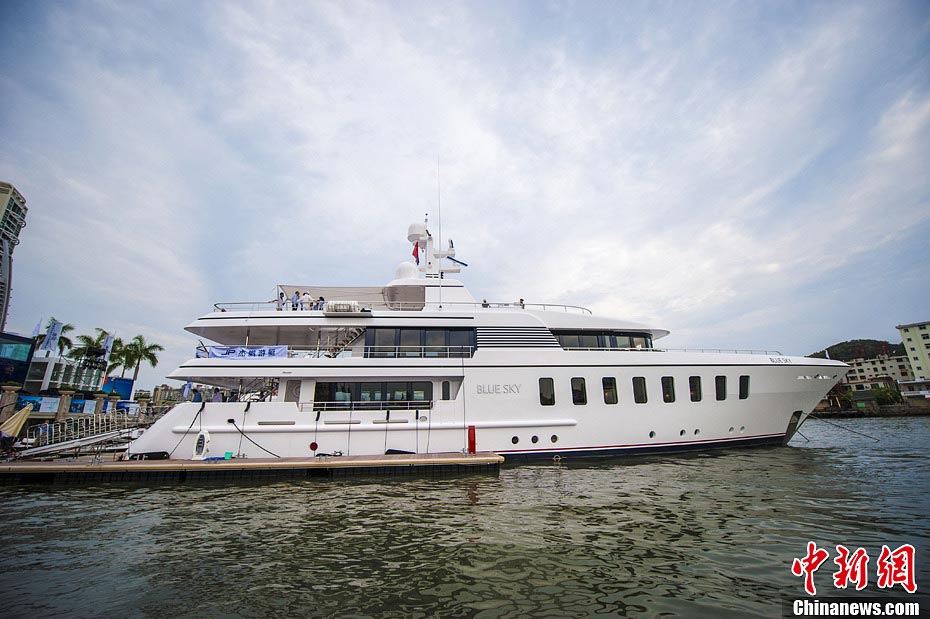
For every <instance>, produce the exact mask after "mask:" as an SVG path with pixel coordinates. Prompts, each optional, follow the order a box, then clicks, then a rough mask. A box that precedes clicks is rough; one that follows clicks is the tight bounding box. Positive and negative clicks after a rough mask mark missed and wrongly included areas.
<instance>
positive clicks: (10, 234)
mask: <svg viewBox="0 0 930 619" xmlns="http://www.w3.org/2000/svg"><path fill="white" fill-rule="evenodd" d="M27 211H28V209H27V208H26V198H24V197H23V194H21V193H19V191H17V190H16V187H14V186H13V185H11V184H10V183H4V182H2V181H0V331H3V330H5V329H6V317H7V311H8V310H9V306H10V290H11V286H12V282H13V249H14V248H15V247H16V246H17V245H18V244H19V233H20V232H21V231H22V229H23V228H24V227H25V225H26V212H27Z"/></svg>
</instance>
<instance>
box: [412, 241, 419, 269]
mask: <svg viewBox="0 0 930 619" xmlns="http://www.w3.org/2000/svg"><path fill="white" fill-rule="evenodd" d="M413 257H414V258H416V261H417V264H420V244H419V243H414V244H413Z"/></svg>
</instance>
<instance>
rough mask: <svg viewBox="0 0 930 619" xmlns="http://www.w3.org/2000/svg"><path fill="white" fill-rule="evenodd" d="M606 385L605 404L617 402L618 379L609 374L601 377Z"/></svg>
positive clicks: (602, 382)
mask: <svg viewBox="0 0 930 619" xmlns="http://www.w3.org/2000/svg"><path fill="white" fill-rule="evenodd" d="M601 384H602V385H603V386H604V404H616V403H617V379H616V378H614V377H613V376H607V377H605V378H602V379H601Z"/></svg>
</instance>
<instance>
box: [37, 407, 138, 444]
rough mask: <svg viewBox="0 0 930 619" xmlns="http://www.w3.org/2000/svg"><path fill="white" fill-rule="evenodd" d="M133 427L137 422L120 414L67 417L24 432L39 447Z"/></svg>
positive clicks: (124, 414)
mask: <svg viewBox="0 0 930 619" xmlns="http://www.w3.org/2000/svg"><path fill="white" fill-rule="evenodd" d="M135 425H138V421H137V420H136V419H130V417H129V416H128V415H127V414H126V413H122V412H116V413H105V414H102V415H86V416H81V417H69V418H67V419H65V420H64V421H56V422H54V423H43V424H39V425H34V426H31V427H30V428H28V429H27V430H26V438H27V439H29V440H30V441H31V443H32V446H33V447H40V446H44V445H53V444H55V443H62V442H64V441H71V440H74V439H79V438H84V437H86V436H91V435H94V434H102V433H104V432H111V431H113V430H125V429H127V428H129V427H132V426H135Z"/></svg>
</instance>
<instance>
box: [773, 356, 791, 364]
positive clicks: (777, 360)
mask: <svg viewBox="0 0 930 619" xmlns="http://www.w3.org/2000/svg"><path fill="white" fill-rule="evenodd" d="M769 361H770V362H772V363H791V359H790V358H788V357H769Z"/></svg>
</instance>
